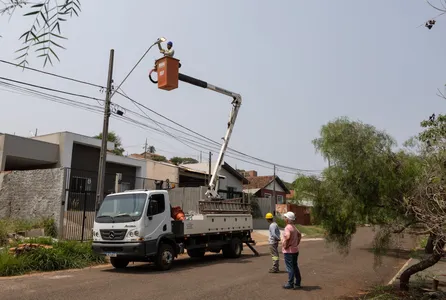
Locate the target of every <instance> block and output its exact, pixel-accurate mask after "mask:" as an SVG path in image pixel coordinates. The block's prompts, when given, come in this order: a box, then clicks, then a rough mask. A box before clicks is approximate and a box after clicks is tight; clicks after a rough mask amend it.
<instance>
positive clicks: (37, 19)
mask: <svg viewBox="0 0 446 300" xmlns="http://www.w3.org/2000/svg"><path fill="white" fill-rule="evenodd" d="M2 2H3V4H4V7H3V8H2V9H0V15H9V16H12V15H13V14H14V12H16V10H18V9H23V10H26V13H25V14H24V15H23V16H24V17H30V18H34V22H33V23H32V25H31V27H30V28H29V29H28V30H26V31H25V32H24V33H23V34H22V35H21V36H20V38H19V40H21V41H22V42H23V47H22V48H20V49H18V50H17V51H16V52H17V53H18V57H17V58H16V59H17V60H18V61H19V62H18V65H20V66H26V65H28V64H29V63H28V56H29V53H30V51H31V49H35V52H36V53H37V54H38V55H37V57H41V58H43V59H44V62H43V65H44V66H46V64H47V63H48V62H49V63H50V64H51V65H52V64H53V58H56V59H57V60H59V57H58V56H57V54H56V51H55V49H56V48H61V49H65V48H64V47H63V46H62V45H61V42H60V40H64V39H66V38H65V37H63V36H62V30H61V26H62V23H63V22H66V21H67V18H71V17H73V16H74V15H76V16H78V15H79V13H80V11H81V8H80V6H81V4H80V0H63V1H57V0H39V1H27V0H9V1H2ZM59 2H62V3H61V4H59Z"/></svg>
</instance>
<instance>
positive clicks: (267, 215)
mask: <svg viewBox="0 0 446 300" xmlns="http://www.w3.org/2000/svg"><path fill="white" fill-rule="evenodd" d="M272 218H273V214H272V213H267V214H266V216H265V219H272Z"/></svg>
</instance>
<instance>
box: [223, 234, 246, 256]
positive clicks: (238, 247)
mask: <svg viewBox="0 0 446 300" xmlns="http://www.w3.org/2000/svg"><path fill="white" fill-rule="evenodd" d="M242 250H243V244H242V241H241V240H240V239H239V238H234V239H232V240H231V241H230V242H229V244H227V245H226V246H224V247H223V256H224V257H227V258H239V257H240V256H241V255H242Z"/></svg>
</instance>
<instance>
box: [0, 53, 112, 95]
mask: <svg viewBox="0 0 446 300" xmlns="http://www.w3.org/2000/svg"><path fill="white" fill-rule="evenodd" d="M0 63H3V64H7V65H11V66H16V67H20V68H23V69H26V70H30V71H34V72H38V73H42V74H45V75H49V76H53V77H57V78H61V79H65V80H69V81H73V82H77V83H82V84H86V85H89V86H94V87H98V88H101V89H105V86H102V85H98V84H94V83H91V82H87V81H83V80H79V79H75V78H71V77H66V76H62V75H58V74H55V73H50V72H45V71H42V70H38V69H34V68H31V67H26V66H19V65H17V64H15V63H12V62H9V61H6V60H3V59H0Z"/></svg>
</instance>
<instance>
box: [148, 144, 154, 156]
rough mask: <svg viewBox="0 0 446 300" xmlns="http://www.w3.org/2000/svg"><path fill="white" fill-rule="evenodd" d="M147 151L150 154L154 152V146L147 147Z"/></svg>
mask: <svg viewBox="0 0 446 300" xmlns="http://www.w3.org/2000/svg"><path fill="white" fill-rule="evenodd" d="M147 152H149V153H150V154H154V153H155V152H156V149H155V146H149V147H148V148H147Z"/></svg>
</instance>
